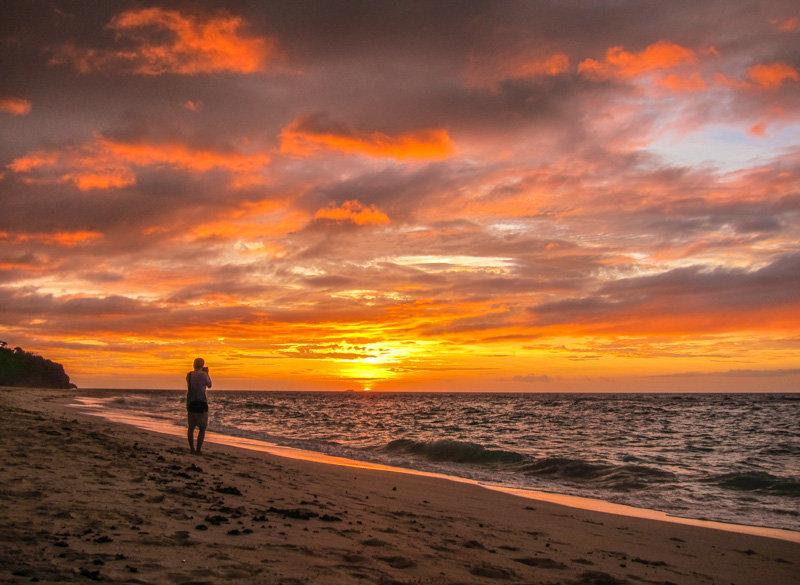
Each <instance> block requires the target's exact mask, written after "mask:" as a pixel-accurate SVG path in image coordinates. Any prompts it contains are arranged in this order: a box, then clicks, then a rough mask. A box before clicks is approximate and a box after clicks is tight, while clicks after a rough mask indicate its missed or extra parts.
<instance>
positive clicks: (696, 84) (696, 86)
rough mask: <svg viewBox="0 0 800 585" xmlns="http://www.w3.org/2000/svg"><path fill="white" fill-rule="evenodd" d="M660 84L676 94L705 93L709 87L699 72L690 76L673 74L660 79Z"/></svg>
mask: <svg viewBox="0 0 800 585" xmlns="http://www.w3.org/2000/svg"><path fill="white" fill-rule="evenodd" d="M658 84H659V85H662V86H664V87H666V88H667V89H669V90H670V91H674V92H691V91H703V90H704V89H706V87H707V86H706V82H705V80H703V78H702V77H700V74H699V73H697V72H695V73H693V74H692V75H688V76H686V75H677V74H675V73H671V74H669V75H667V76H666V77H664V78H662V79H660V80H659V81H658Z"/></svg>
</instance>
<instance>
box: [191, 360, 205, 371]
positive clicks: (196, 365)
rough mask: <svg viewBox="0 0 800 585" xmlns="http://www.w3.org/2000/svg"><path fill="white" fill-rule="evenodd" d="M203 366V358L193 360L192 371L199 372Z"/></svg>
mask: <svg viewBox="0 0 800 585" xmlns="http://www.w3.org/2000/svg"><path fill="white" fill-rule="evenodd" d="M204 365H206V360H204V359H203V358H195V360H194V369H195V370H199V369H200V368H202V367H203V366H204Z"/></svg>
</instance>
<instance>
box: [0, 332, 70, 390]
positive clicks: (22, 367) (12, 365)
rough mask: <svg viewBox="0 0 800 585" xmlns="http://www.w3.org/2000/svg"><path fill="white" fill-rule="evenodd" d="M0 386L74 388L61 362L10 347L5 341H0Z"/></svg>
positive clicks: (19, 348)
mask: <svg viewBox="0 0 800 585" xmlns="http://www.w3.org/2000/svg"><path fill="white" fill-rule="evenodd" d="M0 386H25V387H28V388H76V386H75V384H71V383H70V381H69V376H67V373H66V372H65V371H64V366H62V365H61V364H58V363H56V362H53V361H50V360H48V359H45V358H43V357H42V356H40V355H36V354H33V353H28V352H27V351H25V350H23V349H22V348H21V347H15V348H14V349H11V348H10V347H8V344H7V343H6V342H5V341H0Z"/></svg>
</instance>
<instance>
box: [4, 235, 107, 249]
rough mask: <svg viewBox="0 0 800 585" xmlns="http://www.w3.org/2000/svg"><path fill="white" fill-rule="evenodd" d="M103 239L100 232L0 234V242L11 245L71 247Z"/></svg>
mask: <svg viewBox="0 0 800 585" xmlns="http://www.w3.org/2000/svg"><path fill="white" fill-rule="evenodd" d="M102 237H103V234H101V233H100V232H88V231H77V232H55V233H30V234H9V233H8V232H0V241H2V242H8V243H11V244H15V243H23V242H38V243H42V244H55V245H59V246H67V247H73V246H77V245H78V244H85V243H89V242H93V241H95V240H98V239H100V238H102Z"/></svg>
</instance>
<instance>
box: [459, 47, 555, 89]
mask: <svg viewBox="0 0 800 585" xmlns="http://www.w3.org/2000/svg"><path fill="white" fill-rule="evenodd" d="M569 66H570V60H569V56H567V55H565V54H564V53H554V54H552V55H550V56H547V57H544V58H531V57H530V56H529V55H512V56H508V55H506V56H487V55H483V54H482V55H476V56H474V57H473V58H472V59H471V60H470V63H469V66H468V68H467V71H466V77H467V79H468V80H469V82H470V83H471V84H473V85H477V86H483V85H488V86H494V85H495V84H496V83H497V82H499V81H502V80H504V79H516V78H525V77H539V76H553V75H560V74H562V73H565V72H567V71H568V70H569Z"/></svg>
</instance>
